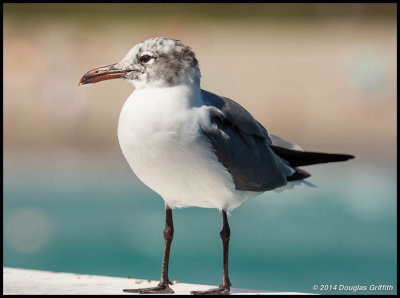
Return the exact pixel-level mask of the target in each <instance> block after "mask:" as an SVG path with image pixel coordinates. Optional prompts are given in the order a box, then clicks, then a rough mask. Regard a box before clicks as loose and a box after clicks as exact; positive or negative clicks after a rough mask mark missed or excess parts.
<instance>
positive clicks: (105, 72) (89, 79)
mask: <svg viewBox="0 0 400 298" xmlns="http://www.w3.org/2000/svg"><path fill="white" fill-rule="evenodd" d="M117 64H118V63H115V64H111V65H107V66H103V67H99V68H95V69H92V70H89V71H88V72H87V73H85V74H84V75H83V77H82V78H81V79H80V80H79V82H78V86H79V85H85V84H89V83H97V82H101V81H104V80H111V79H119V78H123V77H124V76H125V75H126V74H127V73H128V72H131V71H132V70H129V69H125V70H122V69H119V68H118V67H115V65H117Z"/></svg>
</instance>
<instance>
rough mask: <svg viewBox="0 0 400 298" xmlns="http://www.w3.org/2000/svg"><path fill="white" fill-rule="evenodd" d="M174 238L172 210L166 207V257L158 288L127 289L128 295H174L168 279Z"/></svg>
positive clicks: (164, 257)
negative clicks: (170, 253) (170, 252)
mask: <svg viewBox="0 0 400 298" xmlns="http://www.w3.org/2000/svg"><path fill="white" fill-rule="evenodd" d="M173 236H174V223H173V221H172V209H171V208H169V207H168V206H166V210H165V229H164V239H165V244H164V256H163V262H162V269H161V280H160V283H159V284H158V286H156V287H154V288H142V289H125V290H124V292H127V293H140V294H154V293H157V294H163V293H165V294H173V293H174V291H173V290H172V289H171V288H170V287H169V285H172V282H170V281H169V279H168V263H169V251H170V248H171V242H172V238H173Z"/></svg>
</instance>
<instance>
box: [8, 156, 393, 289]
mask: <svg viewBox="0 0 400 298" xmlns="http://www.w3.org/2000/svg"><path fill="white" fill-rule="evenodd" d="M352 162H353V164H350V163H338V164H331V165H318V166H313V167H308V168H307V167H306V169H307V170H308V171H310V172H311V173H312V174H313V177H311V178H310V179H308V181H309V182H311V183H313V184H315V185H317V188H312V187H304V186H299V187H296V188H295V189H294V190H286V191H284V192H281V193H276V192H268V193H267V194H263V195H262V196H259V197H257V198H254V199H252V200H250V201H248V202H246V203H245V204H243V205H242V206H241V207H240V208H238V209H235V210H234V211H233V212H232V213H231V216H230V217H229V222H230V226H231V244H230V263H229V266H230V267H229V270H230V279H231V282H232V284H233V286H234V287H238V288H253V289H264V290H276V291H300V292H316V293H324V294H333V293H335V294H352V293H353V292H352V291H351V290H348V291H327V292H326V291H313V286H314V285H337V286H338V287H339V286H340V285H344V286H357V285H360V286H368V287H369V286H370V285H391V286H393V287H394V289H393V290H392V291H378V292H374V291H359V292H355V294H375V293H386V294H394V293H396V292H397V284H396V269H397V268H396V263H397V260H396V250H397V247H396V172H395V170H392V171H391V170H387V169H386V170H385V169H379V168H376V167H374V166H372V165H364V164H360V163H357V162H356V160H354V161H352ZM99 167H100V168H96V169H93V170H89V171H88V170H86V171H80V168H79V166H78V165H77V166H76V167H72V170H71V169H70V170H69V171H65V172H63V171H53V170H47V171H46V170H41V171H37V170H34V169H31V170H27V169H24V170H21V169H16V168H12V169H11V168H10V169H6V170H5V178H4V244H3V248H4V253H3V254H4V255H3V260H4V266H10V267H20V268H33V269H44V270H53V271H63V272H75V273H87V274H98V275H110V276H122V277H126V276H131V277H135V278H143V279H155V280H157V279H159V276H160V267H161V257H162V252H163V238H162V230H163V228H164V226H163V225H164V204H163V201H162V200H161V198H160V197H159V196H158V195H157V194H155V193H154V192H152V191H151V190H149V189H148V188H147V187H146V186H144V185H142V184H141V183H140V182H139V181H138V180H137V179H136V178H135V177H134V175H133V174H132V173H130V172H129V169H127V167H125V168H122V169H118V167H111V168H110V167H105V166H104V168H101V165H100V166H99ZM81 168H82V166H81ZM174 224H175V235H174V241H173V244H172V250H171V259H170V279H171V280H179V281H180V282H188V283H203V284H213V285H218V284H219V283H220V281H221V273H222V272H221V271H222V245H221V240H220V238H219V231H220V229H221V226H222V217H221V215H220V214H219V213H218V211H217V210H212V209H200V208H186V209H180V210H174Z"/></svg>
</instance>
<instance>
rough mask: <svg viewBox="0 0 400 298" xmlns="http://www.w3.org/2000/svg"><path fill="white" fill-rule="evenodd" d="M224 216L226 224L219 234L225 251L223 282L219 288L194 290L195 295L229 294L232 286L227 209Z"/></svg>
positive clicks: (223, 212) (223, 213)
mask: <svg viewBox="0 0 400 298" xmlns="http://www.w3.org/2000/svg"><path fill="white" fill-rule="evenodd" d="M222 218H223V222H224V225H223V227H222V231H221V233H219V235H220V236H221V239H222V246H223V251H224V267H223V272H222V283H221V285H220V286H219V287H218V288H215V289H210V290H208V291H192V292H191V293H192V294H194V295H229V291H230V288H231V285H232V284H231V282H230V281H229V276H228V251H229V236H230V235H231V230H230V229H229V224H228V216H227V215H226V212H225V210H222Z"/></svg>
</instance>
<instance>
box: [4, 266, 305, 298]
mask: <svg viewBox="0 0 400 298" xmlns="http://www.w3.org/2000/svg"><path fill="white" fill-rule="evenodd" d="M157 284H158V281H150V280H143V279H133V278H121V277H108V276H98V275H86V274H74V273H57V272H50V271H40V270H28V269H17V268H3V294H4V295H15V294H22V295H23V294H36V295H37V294H83V295H85V294H86V295H94V294H98V295H107V294H112V295H135V294H130V293H124V292H122V290H123V289H132V288H145V287H152V286H156V285H157ZM171 287H172V289H173V290H174V291H175V294H189V293H190V291H193V290H208V289H210V288H214V287H215V286H207V285H196V284H186V283H180V282H177V281H175V282H174V285H172V286H171ZM231 292H232V294H252V295H255V294H263V295H289V294H298V295H302V294H305V293H295V292H269V291H257V290H245V289H236V288H232V289H231Z"/></svg>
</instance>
